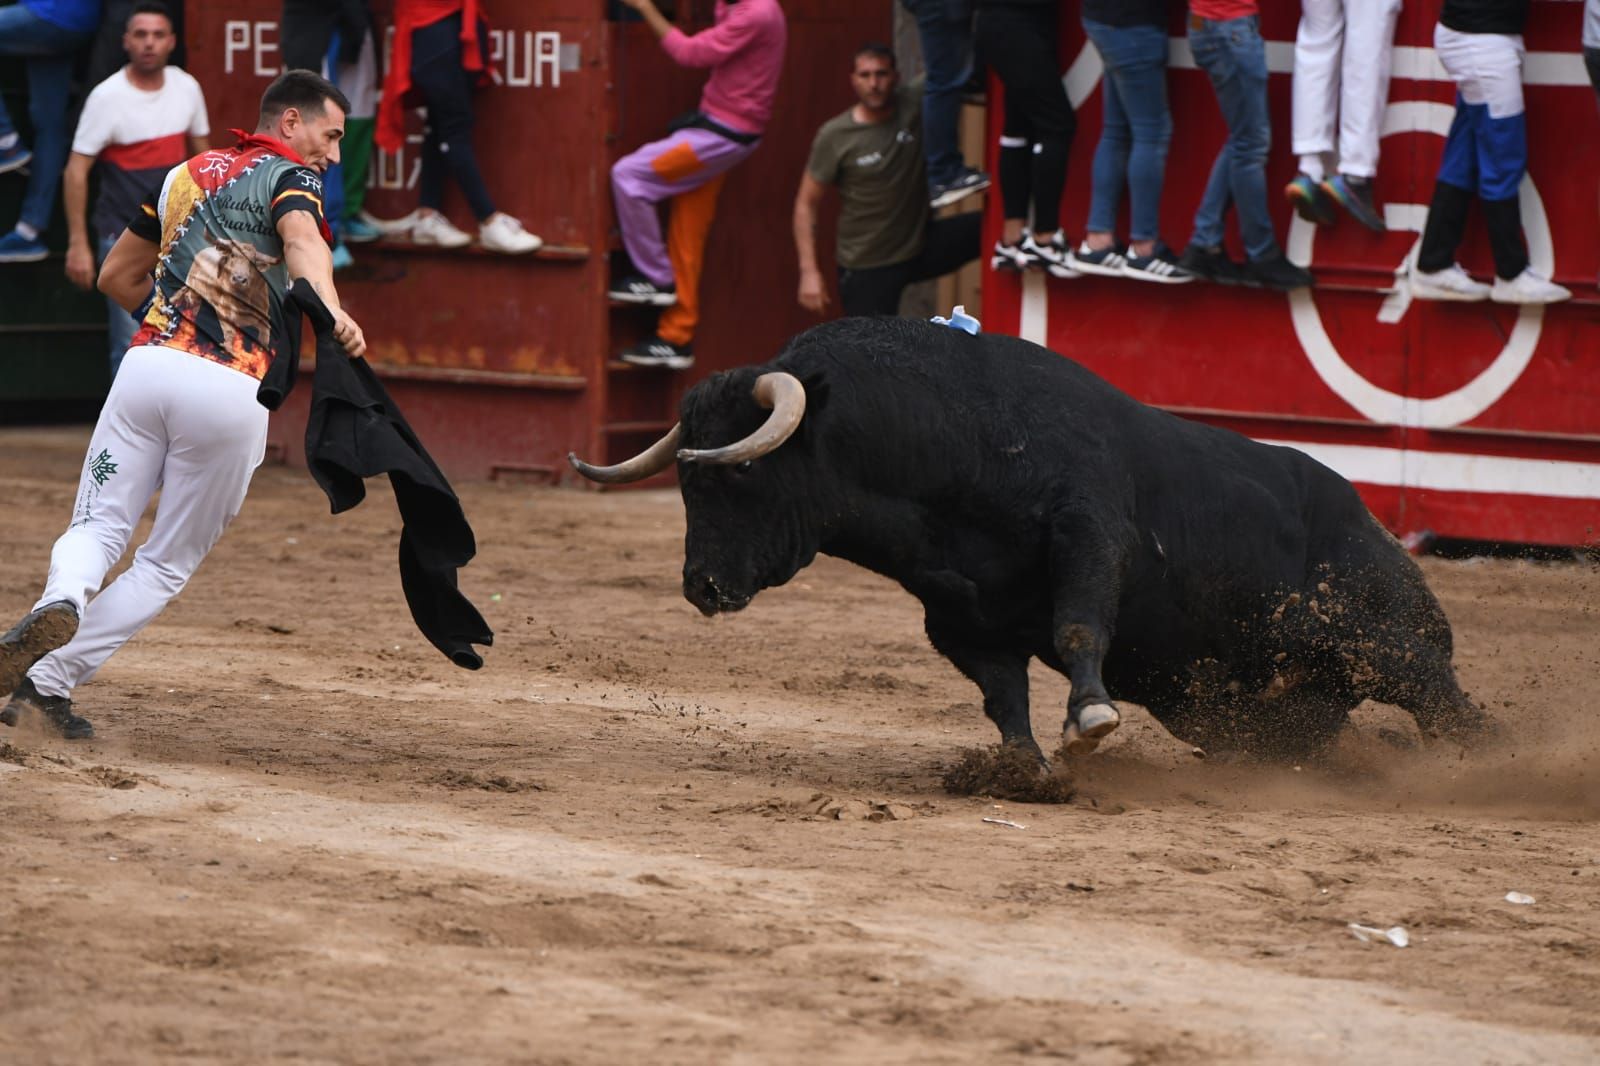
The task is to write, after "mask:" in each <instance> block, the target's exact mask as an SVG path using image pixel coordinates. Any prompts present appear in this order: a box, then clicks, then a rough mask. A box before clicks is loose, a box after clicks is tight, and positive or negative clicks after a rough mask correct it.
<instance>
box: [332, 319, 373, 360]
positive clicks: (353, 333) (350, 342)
mask: <svg viewBox="0 0 1600 1066" xmlns="http://www.w3.org/2000/svg"><path fill="white" fill-rule="evenodd" d="M333 338H334V340H336V341H338V342H339V343H340V344H342V345H344V350H345V352H346V354H348V355H349V356H350V358H352V359H360V358H361V357H362V356H364V355H366V354H367V338H366V337H365V336H363V335H362V333H361V327H360V326H358V325H356V320H355V319H353V318H351V317H350V315H349V313H348V312H346V311H345V310H344V308H342V307H341V308H340V309H339V310H337V311H335V312H334V313H333Z"/></svg>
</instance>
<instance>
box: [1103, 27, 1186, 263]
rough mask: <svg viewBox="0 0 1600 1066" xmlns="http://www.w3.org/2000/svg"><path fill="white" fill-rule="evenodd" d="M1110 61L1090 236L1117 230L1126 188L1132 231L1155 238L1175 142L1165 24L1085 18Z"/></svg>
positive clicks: (1135, 235) (1146, 238) (1133, 234)
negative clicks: (1169, 103)
mask: <svg viewBox="0 0 1600 1066" xmlns="http://www.w3.org/2000/svg"><path fill="white" fill-rule="evenodd" d="M1083 29H1084V32H1085V33H1087V34H1088V35H1089V39H1090V40H1091V41H1093V42H1094V46H1095V48H1096V49H1097V50H1098V51H1099V52H1100V58H1101V60H1102V61H1104V63H1105V68H1106V72H1105V77H1104V78H1102V79H1101V81H1100V93H1101V100H1102V102H1103V103H1104V106H1105V111H1104V114H1105V119H1104V124H1103V126H1102V128H1101V132H1100V143H1099V145H1098V146H1096V148H1095V150H1094V192H1093V194H1092V195H1091V196H1090V197H1089V224H1088V230H1089V232H1090V233H1114V232H1115V231H1116V225H1117V205H1118V203H1119V202H1120V201H1121V199H1122V187H1123V185H1127V186H1128V200H1129V205H1130V206H1129V214H1130V216H1131V217H1130V224H1131V226H1130V232H1129V234H1128V237H1129V239H1130V240H1135V241H1153V240H1155V239H1156V237H1157V236H1158V235H1159V234H1160V232H1161V184H1162V181H1163V180H1164V179H1165V177H1166V172H1167V145H1168V144H1170V143H1171V141H1172V112H1170V111H1169V110H1167V34H1166V31H1165V30H1164V29H1162V28H1161V27H1160V26H1149V25H1137V26H1107V25H1105V24H1104V23H1100V22H1094V21H1092V20H1090V19H1084V20H1083Z"/></svg>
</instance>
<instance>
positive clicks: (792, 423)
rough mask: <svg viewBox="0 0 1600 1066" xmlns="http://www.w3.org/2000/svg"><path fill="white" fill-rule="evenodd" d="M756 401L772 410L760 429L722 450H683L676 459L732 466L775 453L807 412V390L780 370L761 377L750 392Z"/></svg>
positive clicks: (794, 378)
mask: <svg viewBox="0 0 1600 1066" xmlns="http://www.w3.org/2000/svg"><path fill="white" fill-rule="evenodd" d="M750 394H751V395H752V396H753V397H755V401H756V403H757V404H759V405H760V406H762V407H769V408H771V409H772V414H770V415H768V416H767V420H766V421H765V422H763V423H762V424H761V426H760V428H759V429H757V430H756V431H755V432H754V433H752V434H750V435H749V436H748V437H746V438H745V439H744V440H737V441H734V442H733V443H732V444H726V445H723V446H722V447H721V448H685V449H683V450H682V451H680V452H679V453H678V458H679V459H682V460H683V461H684V462H686V463H714V464H716V465H718V466H731V465H733V464H734V463H742V462H744V461H746V460H748V459H759V458H761V457H762V456H763V455H766V454H767V453H768V452H770V451H774V450H776V449H777V447H778V446H779V445H780V444H782V443H783V442H784V441H786V440H788V439H789V437H790V435H791V434H792V433H794V431H795V427H797V426H798V425H800V419H801V418H802V417H804V416H805V413H806V387H805V386H804V385H802V384H800V379H799V378H797V377H795V376H794V375H793V374H785V373H783V372H782V371H781V370H775V371H772V372H770V373H766V374H762V375H761V376H760V377H758V378H756V384H755V388H753V389H751V390H750Z"/></svg>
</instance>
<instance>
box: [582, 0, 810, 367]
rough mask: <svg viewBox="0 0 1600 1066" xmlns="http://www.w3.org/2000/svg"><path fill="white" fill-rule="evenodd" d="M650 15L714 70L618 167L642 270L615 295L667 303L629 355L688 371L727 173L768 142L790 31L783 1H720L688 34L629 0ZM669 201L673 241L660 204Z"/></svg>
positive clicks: (614, 175)
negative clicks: (663, 131) (683, 109)
mask: <svg viewBox="0 0 1600 1066" xmlns="http://www.w3.org/2000/svg"><path fill="white" fill-rule="evenodd" d="M622 2H623V3H625V4H627V5H628V6H629V7H631V8H633V9H634V10H635V11H637V12H639V14H641V15H643V16H644V20H645V22H647V23H648V24H649V25H650V29H651V30H652V31H653V32H654V33H655V35H656V37H657V38H659V39H660V41H661V48H662V50H663V51H665V52H666V53H667V55H668V56H670V57H672V60H673V62H675V63H677V64H678V65H679V66H682V67H710V68H711V76H710V77H709V78H707V79H706V85H705V89H704V90H703V91H702V92H701V94H700V109H699V110H698V111H692V112H690V113H689V114H687V115H684V116H682V117H680V118H678V119H677V120H675V121H674V122H673V124H672V126H671V132H670V133H668V135H667V136H666V137H664V138H662V139H661V140H659V141H652V142H651V143H649V144H647V145H645V146H643V147H642V148H638V149H636V150H634V151H633V152H630V153H629V154H628V155H625V156H623V157H622V158H621V159H619V160H617V163H616V165H615V166H613V167H612V168H611V191H612V195H613V198H614V200H615V203H616V210H617V227H618V228H619V229H620V230H621V231H622V243H623V245H624V246H625V247H626V248H627V250H628V258H629V259H631V260H632V261H633V266H634V269H635V270H637V271H638V273H637V274H629V275H626V276H624V277H622V278H619V279H617V280H616V281H615V282H614V283H613V284H612V286H611V292H610V295H611V298H612V299H613V300H619V301H621V302H623V303H637V304H651V305H654V306H657V307H665V308H667V310H666V311H665V312H664V313H663V314H662V315H661V317H660V320H659V321H658V322H657V323H656V332H655V335H654V336H652V337H648V338H646V339H645V340H643V341H641V342H640V343H638V344H636V345H634V346H633V347H631V348H629V349H628V350H626V351H624V352H623V353H622V360H623V361H624V362H627V363H633V364H635V365H636V366H666V367H671V368H672V369H674V370H684V369H687V368H688V367H690V366H692V365H693V364H694V349H693V346H692V342H693V340H694V331H695V327H696V326H697V325H699V323H700V274H701V268H702V267H703V265H704V262H705V249H706V238H707V236H708V235H709V234H710V232H711V223H712V220H713V219H715V218H716V214H717V199H718V198H719V197H720V196H721V195H722V184H723V181H724V180H725V179H726V178H727V176H728V171H730V170H732V169H733V168H734V167H735V166H737V165H739V164H740V163H742V162H743V161H744V160H745V159H747V158H748V157H749V156H750V154H751V153H752V152H754V151H755V150H756V147H757V145H759V144H760V143H761V134H762V132H763V131H764V130H765V129H766V128H767V120H768V119H770V118H771V117H772V100H773V98H774V97H775V96H776V95H777V93H778V78H779V77H780V76H781V75H782V73H783V53H784V49H785V47H786V45H787V43H788V37H789V28H788V25H787V24H786V23H785V22H784V17H783V8H781V7H779V6H778V2H777V0H718V2H717V6H716V22H715V23H714V24H713V25H712V27H711V28H710V29H708V30H703V31H701V32H700V33H697V34H695V35H694V36H692V37H691V36H688V35H686V34H685V33H684V32H683V31H682V30H680V29H677V28H676V27H675V26H673V25H672V23H670V22H668V21H667V20H666V18H665V17H663V16H662V14H661V12H660V11H658V10H657V9H656V6H655V4H654V3H652V2H651V0H622ZM668 198H671V200H672V209H671V218H670V221H669V223H668V227H669V228H668V231H667V239H666V242H665V244H663V243H662V240H661V215H660V212H659V206H658V205H659V204H660V203H661V201H663V200H666V199H668Z"/></svg>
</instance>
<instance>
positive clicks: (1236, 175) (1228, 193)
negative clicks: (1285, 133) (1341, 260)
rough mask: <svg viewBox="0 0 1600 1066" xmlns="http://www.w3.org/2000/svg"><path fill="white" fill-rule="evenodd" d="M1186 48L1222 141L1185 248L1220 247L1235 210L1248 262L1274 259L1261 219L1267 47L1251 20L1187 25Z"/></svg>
mask: <svg viewBox="0 0 1600 1066" xmlns="http://www.w3.org/2000/svg"><path fill="white" fill-rule="evenodd" d="M1189 48H1190V49H1191V50H1192V51H1193V52H1194V61H1195V63H1196V64H1198V65H1199V67H1200V69H1201V70H1203V71H1205V72H1206V74H1207V75H1208V76H1209V77H1210V78H1211V87H1212V89H1214V90H1215V91H1216V94H1217V104H1218V106H1220V107H1221V108H1222V118H1223V120H1224V121H1225V122H1227V124H1228V140H1227V143H1225V144H1224V145H1223V146H1222V151H1220V152H1218V153H1217V161H1216V164H1215V165H1214V166H1213V167H1212V168H1211V180H1210V181H1208V182H1206V192H1205V195H1204V196H1203V197H1202V198H1201V200H1200V209H1199V210H1198V211H1196V212H1195V215H1194V235H1193V236H1192V237H1191V238H1190V243H1192V244H1197V245H1200V246H1201V247H1203V248H1215V247H1217V246H1218V245H1220V244H1221V243H1222V216H1223V215H1224V214H1225V213H1226V212H1227V210H1228V205H1229V204H1230V203H1232V205H1233V206H1234V207H1235V208H1236V209H1237V210H1238V212H1239V235H1240V236H1241V237H1243V238H1244V249H1245V252H1246V253H1247V254H1248V255H1249V256H1250V258H1251V259H1252V260H1263V259H1272V258H1274V257H1276V256H1278V255H1280V254H1282V253H1281V251H1280V249H1279V247H1278V239H1277V238H1276V237H1274V236H1273V234H1272V216H1271V215H1269V214H1268V213H1267V149H1269V148H1270V147H1272V123H1271V119H1270V118H1269V117H1268V115H1267V49H1266V45H1265V44H1264V43H1262V40H1261V27H1260V22H1259V20H1258V19H1257V17H1256V16H1255V15H1247V16H1245V17H1244V18H1237V19H1226V20H1224V21H1221V22H1212V21H1211V20H1209V19H1199V20H1196V19H1192V18H1191V19H1190V20H1189Z"/></svg>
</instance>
